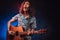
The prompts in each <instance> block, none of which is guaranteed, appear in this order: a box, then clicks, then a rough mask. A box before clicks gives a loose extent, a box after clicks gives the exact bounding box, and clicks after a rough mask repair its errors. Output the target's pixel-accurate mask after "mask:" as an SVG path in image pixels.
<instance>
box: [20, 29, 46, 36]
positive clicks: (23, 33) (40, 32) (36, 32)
mask: <svg viewBox="0 0 60 40" xmlns="http://www.w3.org/2000/svg"><path fill="white" fill-rule="evenodd" d="M43 33H46V30H37V31H34V32H33V33H30V34H43ZM20 35H27V31H25V32H20Z"/></svg>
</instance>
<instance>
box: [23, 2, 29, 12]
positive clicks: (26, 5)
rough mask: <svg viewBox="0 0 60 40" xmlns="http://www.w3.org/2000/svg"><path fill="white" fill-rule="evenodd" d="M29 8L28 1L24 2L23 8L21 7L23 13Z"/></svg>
mask: <svg viewBox="0 0 60 40" xmlns="http://www.w3.org/2000/svg"><path fill="white" fill-rule="evenodd" d="M29 6H30V3H29V2H28V1H26V2H25V4H24V6H23V11H28V9H29Z"/></svg>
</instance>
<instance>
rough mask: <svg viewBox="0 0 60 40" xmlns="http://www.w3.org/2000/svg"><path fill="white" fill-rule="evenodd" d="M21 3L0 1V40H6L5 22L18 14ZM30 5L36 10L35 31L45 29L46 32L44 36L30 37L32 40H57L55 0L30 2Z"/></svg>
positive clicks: (34, 0)
mask: <svg viewBox="0 0 60 40" xmlns="http://www.w3.org/2000/svg"><path fill="white" fill-rule="evenodd" d="M22 1H23V0H0V40H6V31H7V22H8V20H10V19H11V18H12V17H13V16H14V15H16V14H17V13H18V7H19V5H20V4H21V2H22ZM56 3H57V4H56ZM31 4H32V5H33V6H34V8H35V9H36V13H35V14H36V19H37V28H36V29H40V28H46V29H47V31H48V32H47V33H46V34H42V35H40V34H38V35H32V40H59V37H58V36H59V33H58V32H59V26H58V25H57V24H56V23H57V21H58V20H57V18H58V16H57V14H58V9H59V7H57V5H59V3H58V2H57V1H55V0H31ZM56 13H57V14H56ZM56 16H57V17H56ZM13 24H14V25H16V23H13ZM56 26H57V27H56Z"/></svg>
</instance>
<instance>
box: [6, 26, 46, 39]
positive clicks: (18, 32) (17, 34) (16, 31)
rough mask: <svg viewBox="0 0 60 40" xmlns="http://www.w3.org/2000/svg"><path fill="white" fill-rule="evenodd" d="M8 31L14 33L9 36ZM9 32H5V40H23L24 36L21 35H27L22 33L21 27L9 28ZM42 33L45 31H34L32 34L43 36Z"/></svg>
mask: <svg viewBox="0 0 60 40" xmlns="http://www.w3.org/2000/svg"><path fill="white" fill-rule="evenodd" d="M9 31H13V32H14V33H11V34H9ZM9 31H7V37H6V39H7V40H24V36H21V35H27V33H28V32H27V31H25V32H24V31H23V28H22V26H18V27H14V26H11V27H10V30H9ZM43 33H46V29H40V30H37V31H34V33H33V34H43ZM30 34H32V33H30Z"/></svg>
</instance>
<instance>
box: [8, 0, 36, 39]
mask: <svg viewBox="0 0 60 40" xmlns="http://www.w3.org/2000/svg"><path fill="white" fill-rule="evenodd" d="M15 20H17V21H18V26H22V27H23V28H24V31H26V30H28V33H27V34H28V35H29V34H30V32H32V33H33V31H34V29H35V28H36V18H35V16H34V9H33V8H32V5H31V3H30V2H29V1H27V0H26V1H23V2H22V4H21V6H20V7H19V13H18V14H16V15H15V16H14V17H12V19H10V20H9V21H8V30H9V28H10V26H11V23H12V22H13V21H15ZM30 30H31V31H30ZM9 33H11V32H9ZM25 38H26V39H25V40H31V36H30V35H29V36H27V35H26V36H25Z"/></svg>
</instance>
